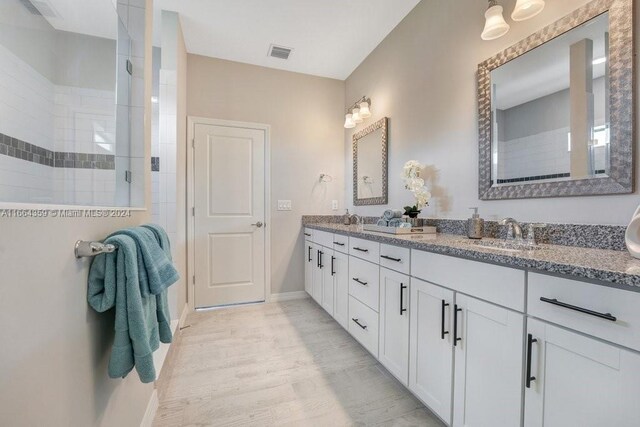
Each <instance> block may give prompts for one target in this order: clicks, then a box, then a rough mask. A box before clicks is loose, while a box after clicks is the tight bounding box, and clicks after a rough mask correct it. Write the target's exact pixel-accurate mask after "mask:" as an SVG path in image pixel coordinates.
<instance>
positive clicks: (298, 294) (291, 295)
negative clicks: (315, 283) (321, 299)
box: [269, 291, 309, 302]
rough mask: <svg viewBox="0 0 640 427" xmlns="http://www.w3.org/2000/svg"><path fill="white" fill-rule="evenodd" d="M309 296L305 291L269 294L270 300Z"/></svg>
mask: <svg viewBox="0 0 640 427" xmlns="http://www.w3.org/2000/svg"><path fill="white" fill-rule="evenodd" d="M305 298H309V294H308V293H307V292H306V291H295V292H283V293H281V294H271V299H270V300H269V301H270V302H280V301H291V300H294V299H305Z"/></svg>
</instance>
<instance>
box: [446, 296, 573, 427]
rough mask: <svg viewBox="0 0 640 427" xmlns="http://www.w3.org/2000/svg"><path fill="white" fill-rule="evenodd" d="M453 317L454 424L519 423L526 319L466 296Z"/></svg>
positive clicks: (459, 300)
mask: <svg viewBox="0 0 640 427" xmlns="http://www.w3.org/2000/svg"><path fill="white" fill-rule="evenodd" d="M452 315H453V325H452V328H451V332H450V333H451V334H452V340H453V345H454V354H455V356H454V357H455V359H454V360H455V363H454V366H455V369H454V399H453V425H454V426H469V427H473V426H492V427H500V426H503V427H513V426H518V425H520V423H521V414H522V412H521V409H522V372H523V371H522V370H523V330H524V316H523V315H522V314H520V313H516V312H513V311H511V310H508V309H506V308H502V307H498V306H496V305H493V304H489V303H487V302H484V301H480V300H478V299H476V298H472V297H469V296H466V295H462V294H456V296H455V303H454V306H453V312H452ZM565 425H572V424H565ZM573 425H577V424H573Z"/></svg>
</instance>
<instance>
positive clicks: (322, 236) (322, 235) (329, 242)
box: [313, 230, 333, 249]
mask: <svg viewBox="0 0 640 427" xmlns="http://www.w3.org/2000/svg"><path fill="white" fill-rule="evenodd" d="M313 241H314V242H315V243H317V244H319V245H321V246H324V247H325V248H329V249H333V233H329V232H327V231H318V230H315V231H314V232H313Z"/></svg>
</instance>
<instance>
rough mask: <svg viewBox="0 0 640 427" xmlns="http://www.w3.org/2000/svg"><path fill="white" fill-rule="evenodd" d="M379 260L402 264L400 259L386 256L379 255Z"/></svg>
mask: <svg viewBox="0 0 640 427" xmlns="http://www.w3.org/2000/svg"><path fill="white" fill-rule="evenodd" d="M380 258H384V259H388V260H390V261H395V262H402V258H392V257H390V256H386V255H380Z"/></svg>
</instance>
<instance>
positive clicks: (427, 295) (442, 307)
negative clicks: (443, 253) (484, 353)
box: [409, 279, 454, 424]
mask: <svg viewBox="0 0 640 427" xmlns="http://www.w3.org/2000/svg"><path fill="white" fill-rule="evenodd" d="M410 301H411V305H410V310H409V314H410V319H411V320H410V323H411V335H410V339H409V389H410V390H411V391H413V392H414V393H415V395H416V396H418V397H419V398H420V399H421V400H422V401H423V402H424V403H425V404H426V405H427V406H428V407H429V409H431V410H432V411H433V412H435V413H436V414H437V415H438V416H439V417H440V418H442V420H443V421H445V422H446V423H447V424H450V423H451V393H452V390H453V333H452V327H453V323H452V319H453V310H454V306H453V302H454V301H453V291H450V290H448V289H445V288H441V287H440V286H436V285H432V284H431V283H427V282H423V281H422V280H418V279H411V298H410Z"/></svg>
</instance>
